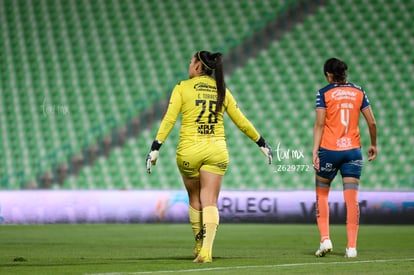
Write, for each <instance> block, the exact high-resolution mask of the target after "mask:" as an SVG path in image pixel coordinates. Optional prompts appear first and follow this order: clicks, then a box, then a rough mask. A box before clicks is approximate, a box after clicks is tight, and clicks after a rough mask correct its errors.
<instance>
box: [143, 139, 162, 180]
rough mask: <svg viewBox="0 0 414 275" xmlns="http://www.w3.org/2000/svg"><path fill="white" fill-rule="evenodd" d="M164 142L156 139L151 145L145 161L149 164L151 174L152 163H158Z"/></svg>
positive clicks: (148, 170)
mask: <svg viewBox="0 0 414 275" xmlns="http://www.w3.org/2000/svg"><path fill="white" fill-rule="evenodd" d="M161 145H162V142H161V141H159V140H154V141H153V142H152V145H151V149H150V152H149V153H148V156H147V158H146V159H145V162H146V164H147V172H148V174H151V165H155V164H157V159H158V155H159V150H160V148H161Z"/></svg>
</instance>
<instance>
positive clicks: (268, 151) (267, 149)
mask: <svg viewBox="0 0 414 275" xmlns="http://www.w3.org/2000/svg"><path fill="white" fill-rule="evenodd" d="M256 144H257V145H258V146H259V148H260V151H262V153H263V154H264V155H265V156H266V157H267V160H268V163H269V164H272V160H273V151H272V148H271V147H270V146H269V144H267V143H266V141H265V139H264V138H263V137H262V136H260V137H259V139H258V140H257V141H256Z"/></svg>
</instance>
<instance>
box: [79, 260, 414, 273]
mask: <svg viewBox="0 0 414 275" xmlns="http://www.w3.org/2000/svg"><path fill="white" fill-rule="evenodd" d="M409 261H414V258H407V259H384V260H366V261H345V262H320V263H293V264H275V265H243V266H226V267H211V268H197V269H195V268H194V269H181V270H158V271H139V272H111V273H87V274H85V275H139V274H163V273H177V274H179V273H192V272H203V271H225V270H238V269H239V270H240V269H256V268H278V267H297V266H312V265H324V266H326V265H348V264H366V263H391V262H409Z"/></svg>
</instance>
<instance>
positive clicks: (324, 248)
mask: <svg viewBox="0 0 414 275" xmlns="http://www.w3.org/2000/svg"><path fill="white" fill-rule="evenodd" d="M331 251H332V242H331V240H324V241H323V242H321V245H320V246H319V249H318V250H316V252H315V256H316V257H324V256H325V255H326V254H327V253H329V252H331Z"/></svg>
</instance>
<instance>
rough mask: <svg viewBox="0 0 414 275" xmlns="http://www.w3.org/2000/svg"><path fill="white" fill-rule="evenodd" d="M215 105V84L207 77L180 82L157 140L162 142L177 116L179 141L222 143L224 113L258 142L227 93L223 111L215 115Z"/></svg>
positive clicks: (249, 124)
mask: <svg viewBox="0 0 414 275" xmlns="http://www.w3.org/2000/svg"><path fill="white" fill-rule="evenodd" d="M216 104H217V88H216V81H215V80H214V79H213V78H211V77H210V76H198V77H194V78H191V79H188V80H184V81H181V82H180V83H178V84H177V85H176V86H175V87H174V89H173V91H172V94H171V98H170V102H169V106H168V109H167V112H166V114H165V116H164V118H163V120H162V121H161V125H160V127H159V130H158V133H157V136H156V139H157V140H159V141H161V142H165V140H166V139H167V137H168V135H169V133H170V131H171V129H172V128H173V127H174V124H175V122H176V121H177V118H178V115H179V114H180V113H181V114H182V118H181V129H180V141H195V142H197V141H203V140H208V139H210V138H223V139H225V132H224V123H223V115H224V112H226V113H227V114H228V115H229V117H230V118H231V120H232V121H233V122H234V123H235V124H236V126H237V127H238V128H239V129H240V130H241V131H242V132H243V133H244V134H246V135H247V136H248V137H249V138H250V139H251V140H252V141H257V140H258V139H259V137H260V135H259V133H258V132H257V130H256V129H255V128H254V126H253V125H252V123H251V122H250V121H249V120H248V119H247V118H246V117H245V116H244V114H243V113H242V112H241V111H240V109H239V108H238V106H237V102H236V100H235V99H234V97H233V95H232V94H231V92H230V91H229V90H228V89H226V97H225V100H224V104H223V108H222V110H221V111H220V112H219V113H216V112H215V110H216Z"/></svg>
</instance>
